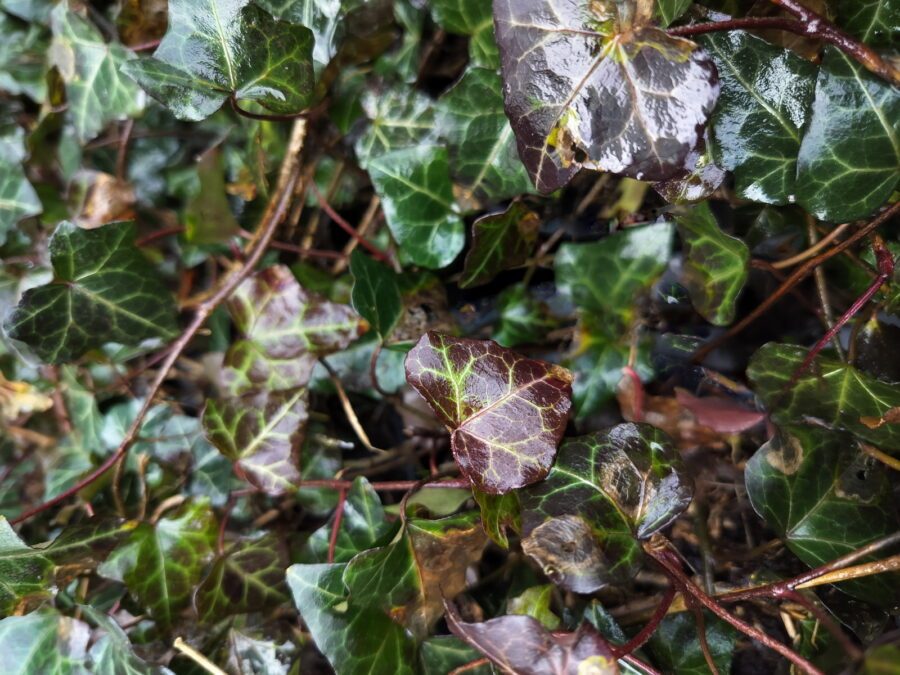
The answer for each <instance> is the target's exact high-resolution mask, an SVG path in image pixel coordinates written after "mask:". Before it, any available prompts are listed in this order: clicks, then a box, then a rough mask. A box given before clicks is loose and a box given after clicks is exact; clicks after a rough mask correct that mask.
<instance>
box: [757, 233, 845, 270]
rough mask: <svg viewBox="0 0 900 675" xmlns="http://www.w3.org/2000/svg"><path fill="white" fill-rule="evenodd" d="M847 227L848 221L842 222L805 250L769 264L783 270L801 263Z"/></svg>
mask: <svg viewBox="0 0 900 675" xmlns="http://www.w3.org/2000/svg"><path fill="white" fill-rule="evenodd" d="M848 227H850V223H843V224H841V225H838V226H837V227H836V228H834V229H833V230H832V231H831V232H829V233H828V234H826V235H825V236H824V237H822V238H821V239H819V241H817V242H815V243H814V244H813V245H812V246H810V247H809V248H808V249H806V250H805V251H800V253H798V254H797V255H793V256H791V257H790V258H785V259H784V260H777V261H775V262H773V263H770V264H769V266H770V267H772V268H773V269H776V270H783V269H784V268H785V267H793V266H794V265H797V264H799V263H802V262H803V261H804V260H806V259H808V258H812V257H813V256H814V255H815V254H816V253H818V252H819V251H821V250H822V249H823V248H825V247H826V246H828V244H830V243H831V242H832V241H834V240H835V239H837V238H838V237H840V236H841V235H842V234H843V233H844V232H845V231H846V230H847V228H848Z"/></svg>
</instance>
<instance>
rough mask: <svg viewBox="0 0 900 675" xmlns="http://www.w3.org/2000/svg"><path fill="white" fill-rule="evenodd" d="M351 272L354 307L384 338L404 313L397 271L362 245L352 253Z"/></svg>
mask: <svg viewBox="0 0 900 675" xmlns="http://www.w3.org/2000/svg"><path fill="white" fill-rule="evenodd" d="M350 274H352V275H353V290H352V292H351V298H352V299H353V309H355V310H356V311H357V312H359V315H360V316H361V317H363V318H364V319H365V320H366V321H368V322H369V324H371V325H372V327H373V328H374V329H375V330H376V331H378V334H379V335H380V336H381V337H382V339H384V338H386V337H388V336H389V335H390V334H391V331H392V330H393V329H394V326H396V325H397V322H398V321H399V320H400V316H401V315H402V314H403V299H402V298H401V297H400V284H399V283H398V282H397V275H396V274H395V273H394V271H393V270H392V269H390V268H389V267H387V266H385V265H383V264H382V263H380V262H378V261H377V260H374V259H373V258H371V257H369V256H368V255H366V254H365V253H363V252H362V251H360V250H359V249H356V250H355V251H353V253H352V254H351V255H350Z"/></svg>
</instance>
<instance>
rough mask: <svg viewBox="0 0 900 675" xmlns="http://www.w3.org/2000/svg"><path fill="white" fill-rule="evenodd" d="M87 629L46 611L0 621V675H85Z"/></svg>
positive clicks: (81, 623)
mask: <svg viewBox="0 0 900 675" xmlns="http://www.w3.org/2000/svg"><path fill="white" fill-rule="evenodd" d="M90 637H91V629H90V627H89V626H88V625H87V624H86V623H84V622H83V621H79V620H78V619H72V618H69V617H67V616H63V615H61V614H59V613H57V612H56V611H55V610H51V609H45V610H41V611H39V612H33V613H31V614H28V615H26V616H10V617H8V618H6V619H3V620H2V621H0V672H2V673H4V675H35V674H36V673H47V674H48V675H88V673H89V672H90V671H89V670H88V669H87V666H86V663H85V660H86V653H87V645H88V640H89V639H90Z"/></svg>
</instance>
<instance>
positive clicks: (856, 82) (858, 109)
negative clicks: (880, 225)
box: [797, 47, 900, 222]
mask: <svg viewBox="0 0 900 675" xmlns="http://www.w3.org/2000/svg"><path fill="white" fill-rule="evenodd" d="M898 137H900V91H898V90H897V88H896V87H892V86H891V85H890V84H889V83H887V82H885V81H884V80H882V79H881V78H879V77H877V76H875V75H873V74H871V73H870V72H869V71H867V70H866V69H865V68H863V66H861V65H860V64H858V63H856V62H855V61H853V60H851V59H850V57H848V56H847V55H846V54H844V53H843V52H840V51H838V50H837V49H834V48H832V47H828V48H826V50H825V57H824V58H823V60H822V65H821V67H820V68H819V79H818V81H817V82H816V97H815V101H814V102H813V109H812V119H811V120H810V122H809V126H808V127H807V129H806V134H805V135H804V137H803V143H802V145H801V146H800V156H799V159H798V163H797V201H798V202H799V204H800V205H801V206H803V207H804V208H805V209H806V210H807V211H809V213H811V214H812V215H814V216H815V217H816V218H819V219H820V220H828V221H832V222H844V221H847V220H853V219H855V218H863V217H865V216H868V215H869V214H870V213H872V212H873V211H874V210H875V209H876V208H878V207H879V206H881V204H883V203H884V202H885V201H886V200H887V199H888V197H890V196H891V193H892V192H893V191H894V189H895V188H896V186H897V181H898V180H900V175H898V172H897V166H898V164H900V141H898Z"/></svg>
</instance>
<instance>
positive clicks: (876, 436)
mask: <svg viewBox="0 0 900 675" xmlns="http://www.w3.org/2000/svg"><path fill="white" fill-rule="evenodd" d="M806 354H807V352H806V350H805V349H803V348H802V347H795V346H793V345H781V344H777V343H769V344H767V345H765V346H763V347H762V348H761V349H760V350H759V351H757V352H756V354H754V355H753V358H752V359H750V364H749V366H748V367H747V376H748V377H749V378H750V381H751V383H752V384H753V391H754V392H756V395H757V396H759V397H760V399H762V401H763V403H764V404H765V405H766V407H767V408H768V409H769V411H770V414H771V415H772V417H773V419H775V420H776V421H777V422H779V423H792V422H803V421H805V420H807V419H815V420H817V422H818V423H819V424H826V425H828V426H829V427H831V428H833V429H840V430H845V431H849V432H850V433H852V434H854V435H855V436H857V437H859V438H861V439H864V440H866V441H868V442H869V443H872V444H874V445H876V446H878V447H879V448H882V449H883V450H889V451H898V450H900V426H898V425H896V424H883V425H879V424H877V421H878V420H879V419H881V418H882V417H883V416H884V414H885V413H887V412H888V411H889V410H891V409H892V408H896V407H898V406H900V391H898V389H897V386H896V385H894V384H890V383H887V382H882V381H880V380H878V379H876V378H874V377H872V376H871V375H867V374H866V373H864V372H861V371H859V370H857V369H856V368H854V367H853V366H849V365H847V364H845V363H843V362H841V361H838V360H837V359H834V358H829V357H825V356H821V355H820V356H818V357H817V358H816V359H815V361H813V363H812V365H811V366H810V367H809V369H808V370H807V371H806V372H805V373H804V374H803V375H801V376H800V377H799V378H798V379H797V381H796V382H791V378H792V375H793V373H794V372H795V371H796V370H797V368H798V367H799V366H800V364H801V363H803V360H804V359H805V358H806ZM866 422H869V424H866Z"/></svg>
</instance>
